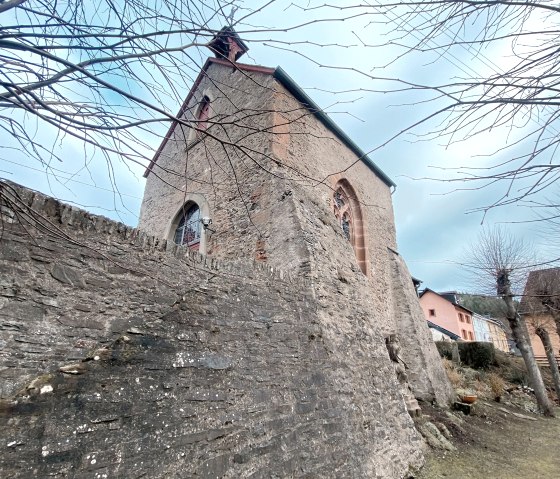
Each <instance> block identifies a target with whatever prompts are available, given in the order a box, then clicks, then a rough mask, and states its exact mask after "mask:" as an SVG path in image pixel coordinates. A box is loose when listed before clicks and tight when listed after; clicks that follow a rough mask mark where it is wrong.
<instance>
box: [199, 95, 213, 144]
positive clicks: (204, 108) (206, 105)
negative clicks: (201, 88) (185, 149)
mask: <svg viewBox="0 0 560 479" xmlns="http://www.w3.org/2000/svg"><path fill="white" fill-rule="evenodd" d="M208 118H210V98H208V97H207V96H204V97H203V98H202V100H201V102H200V104H199V106H198V111H197V114H196V123H197V124H196V127H197V129H198V130H197V132H196V137H197V138H201V137H202V133H203V131H204V130H206V129H207V128H208Z"/></svg>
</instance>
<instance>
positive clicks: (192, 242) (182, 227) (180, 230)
mask: <svg viewBox="0 0 560 479" xmlns="http://www.w3.org/2000/svg"><path fill="white" fill-rule="evenodd" d="M200 234H201V223H200V208H199V207H198V205H197V204H196V203H191V205H190V207H188V208H187V209H185V210H184V213H183V214H182V215H181V219H180V220H179V224H178V225H177V229H176V230H175V236H174V241H175V243H177V244H179V245H186V246H188V247H189V248H192V249H198V248H199V245H200Z"/></svg>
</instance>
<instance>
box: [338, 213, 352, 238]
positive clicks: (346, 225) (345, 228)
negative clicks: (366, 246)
mask: <svg viewBox="0 0 560 479" xmlns="http://www.w3.org/2000/svg"><path fill="white" fill-rule="evenodd" d="M340 225H341V226H342V233H344V236H345V237H346V239H347V240H348V241H350V219H349V218H348V214H346V213H345V214H344V215H342V221H341V223H340Z"/></svg>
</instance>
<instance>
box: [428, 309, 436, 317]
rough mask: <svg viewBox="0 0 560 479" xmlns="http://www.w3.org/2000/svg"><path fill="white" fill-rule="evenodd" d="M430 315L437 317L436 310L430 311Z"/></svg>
mask: <svg viewBox="0 0 560 479" xmlns="http://www.w3.org/2000/svg"><path fill="white" fill-rule="evenodd" d="M428 313H429V315H430V316H435V315H436V310H435V309H430V310H428Z"/></svg>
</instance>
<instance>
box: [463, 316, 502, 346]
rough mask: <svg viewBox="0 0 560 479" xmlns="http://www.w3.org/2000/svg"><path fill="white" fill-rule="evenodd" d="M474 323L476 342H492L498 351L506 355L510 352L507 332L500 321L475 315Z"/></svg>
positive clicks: (473, 317)
mask: <svg viewBox="0 0 560 479" xmlns="http://www.w3.org/2000/svg"><path fill="white" fill-rule="evenodd" d="M472 322H473V329H474V337H475V340H476V341H486V342H490V343H492V344H494V347H495V348H496V349H499V350H500V351H504V352H506V353H507V352H509V351H510V347H509V342H508V339H507V336H506V331H505V329H504V327H503V326H502V323H501V322H500V321H497V320H495V319H493V318H490V317H487V316H482V315H481V314H478V313H473V316H472Z"/></svg>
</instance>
